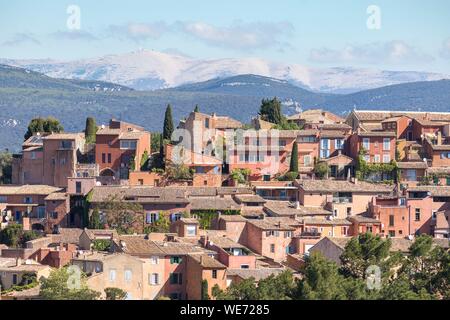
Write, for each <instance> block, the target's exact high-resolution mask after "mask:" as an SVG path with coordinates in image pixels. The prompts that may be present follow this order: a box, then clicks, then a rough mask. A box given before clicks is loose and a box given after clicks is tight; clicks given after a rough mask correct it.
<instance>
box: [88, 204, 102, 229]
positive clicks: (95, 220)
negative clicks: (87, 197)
mask: <svg viewBox="0 0 450 320" xmlns="http://www.w3.org/2000/svg"><path fill="white" fill-rule="evenodd" d="M104 228H105V226H104V225H103V223H102V222H101V219H100V212H99V210H98V208H94V210H92V213H91V216H90V217H89V229H104Z"/></svg>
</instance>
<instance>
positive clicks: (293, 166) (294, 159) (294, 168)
mask: <svg viewBox="0 0 450 320" xmlns="http://www.w3.org/2000/svg"><path fill="white" fill-rule="evenodd" d="M289 172H298V144H297V142H294V145H293V146H292V153H291V163H290V165H289Z"/></svg>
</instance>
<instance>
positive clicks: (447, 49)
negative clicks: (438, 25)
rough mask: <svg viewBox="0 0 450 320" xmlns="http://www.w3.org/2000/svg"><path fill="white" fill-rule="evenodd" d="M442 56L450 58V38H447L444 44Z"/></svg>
mask: <svg viewBox="0 0 450 320" xmlns="http://www.w3.org/2000/svg"><path fill="white" fill-rule="evenodd" d="M441 57H442V58H444V59H450V38H448V39H447V40H445V41H444V43H443V44H442V49H441Z"/></svg>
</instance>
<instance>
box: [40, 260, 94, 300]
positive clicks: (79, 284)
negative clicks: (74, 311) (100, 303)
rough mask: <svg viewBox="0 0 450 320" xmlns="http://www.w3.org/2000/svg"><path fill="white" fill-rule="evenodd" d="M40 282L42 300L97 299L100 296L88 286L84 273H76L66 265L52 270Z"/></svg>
mask: <svg viewBox="0 0 450 320" xmlns="http://www.w3.org/2000/svg"><path fill="white" fill-rule="evenodd" d="M40 282H41V290H40V294H39V295H40V297H41V299H43V300H97V299H98V298H99V297H100V293H99V292H96V291H94V290H91V289H89V288H88V286H87V284H86V275H85V274H83V273H81V274H77V273H76V272H75V271H74V270H73V269H69V268H67V267H64V268H61V269H56V270H54V271H52V272H51V273H50V276H49V277H48V278H47V279H45V278H42V279H41V280H40ZM72 283H73V284H74V285H73V286H71V285H70V284H72Z"/></svg>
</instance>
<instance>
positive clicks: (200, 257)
mask: <svg viewBox="0 0 450 320" xmlns="http://www.w3.org/2000/svg"><path fill="white" fill-rule="evenodd" d="M189 257H191V258H192V259H194V260H195V261H196V262H197V263H198V264H200V265H201V266H202V267H203V268H205V269H226V268H227V267H226V266H225V265H223V264H222V263H220V261H218V260H216V259H214V258H211V257H210V256H208V255H206V254H191V255H189Z"/></svg>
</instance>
